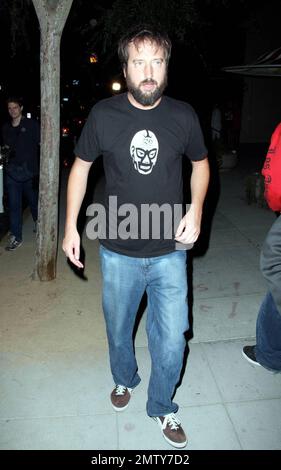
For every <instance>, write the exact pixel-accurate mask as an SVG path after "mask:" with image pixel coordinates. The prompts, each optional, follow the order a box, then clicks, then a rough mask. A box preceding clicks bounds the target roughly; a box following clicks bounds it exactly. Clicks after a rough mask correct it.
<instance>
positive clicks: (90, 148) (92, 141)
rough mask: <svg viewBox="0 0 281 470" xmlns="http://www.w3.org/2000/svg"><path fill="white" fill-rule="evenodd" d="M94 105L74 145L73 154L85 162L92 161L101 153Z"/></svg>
mask: <svg viewBox="0 0 281 470" xmlns="http://www.w3.org/2000/svg"><path fill="white" fill-rule="evenodd" d="M99 124H100V123H99V122H98V119H97V113H96V110H95V107H94V108H93V109H92V110H91V112H90V114H89V116H88V119H87V121H86V123H85V125H84V127H83V130H82V132H81V136H80V138H79V140H78V142H77V144H76V146H75V149H74V154H75V155H76V156H77V157H79V158H81V159H82V160H85V161H87V162H93V161H94V160H96V158H98V156H99V155H100V154H101V148H100V144H99V138H98V125H99Z"/></svg>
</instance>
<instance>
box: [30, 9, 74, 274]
mask: <svg viewBox="0 0 281 470" xmlns="http://www.w3.org/2000/svg"><path fill="white" fill-rule="evenodd" d="M72 1H73V0H59V1H58V0H33V4H34V7H35V10H36V13H37V16H38V19H39V23H40V30H41V49H40V62H41V152H40V184H39V214H38V232H37V249H36V264H35V270H34V277H36V278H37V277H39V279H40V280H41V281H51V280H53V279H55V277H56V259H57V238H58V237H57V233H58V203H59V202H58V187H59V166H60V165H59V144H60V40H61V35H62V31H63V28H64V25H65V22H66V19H67V16H68V13H69V10H70V7H71V4H72Z"/></svg>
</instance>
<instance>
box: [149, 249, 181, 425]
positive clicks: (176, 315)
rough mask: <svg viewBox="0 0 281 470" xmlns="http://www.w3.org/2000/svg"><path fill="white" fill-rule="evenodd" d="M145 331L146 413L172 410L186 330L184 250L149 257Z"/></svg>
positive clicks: (158, 413) (173, 411) (171, 411)
mask: <svg viewBox="0 0 281 470" xmlns="http://www.w3.org/2000/svg"><path fill="white" fill-rule="evenodd" d="M147 280H148V287H147V296H148V308H147V335H148V345H149V351H150V355H151V361H152V368H151V376H150V381H149V388H148V401H147V413H148V415H149V416H152V417H156V416H165V415H167V414H169V413H175V412H176V411H177V410H178V405H177V404H176V403H173V402H172V396H173V394H174V392H175V387H176V385H177V383H178V381H179V378H180V373H181V370H182V366H183V356H184V350H185V346H186V340H185V337H184V333H185V332H186V331H187V330H188V327H189V325H188V306H187V274H186V252H185V251H176V252H174V253H171V254H168V255H165V256H160V257H157V258H150V261H149V265H148V267H147Z"/></svg>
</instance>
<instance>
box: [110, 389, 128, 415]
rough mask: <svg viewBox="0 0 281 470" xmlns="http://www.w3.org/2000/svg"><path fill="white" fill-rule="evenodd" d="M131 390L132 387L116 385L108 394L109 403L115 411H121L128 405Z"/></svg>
mask: <svg viewBox="0 0 281 470" xmlns="http://www.w3.org/2000/svg"><path fill="white" fill-rule="evenodd" d="M132 391H133V389H132V388H128V387H124V385H116V387H115V389H114V390H112V392H111V395H110V399H111V404H112V406H113V408H114V410H115V411H123V410H125V409H126V408H127V407H128V405H129V401H130V398H131V395H132Z"/></svg>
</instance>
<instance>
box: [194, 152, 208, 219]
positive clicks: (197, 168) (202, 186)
mask: <svg viewBox="0 0 281 470" xmlns="http://www.w3.org/2000/svg"><path fill="white" fill-rule="evenodd" d="M209 179H210V169H209V162H208V159H207V158H206V159H205V160H201V161H199V162H192V175H191V181H190V187H191V204H192V206H193V207H194V209H195V210H197V211H199V212H200V211H201V212H202V208H203V204H204V200H205V197H206V194H207V190H208V185H209Z"/></svg>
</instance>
